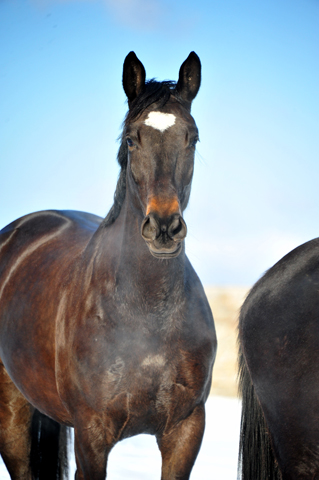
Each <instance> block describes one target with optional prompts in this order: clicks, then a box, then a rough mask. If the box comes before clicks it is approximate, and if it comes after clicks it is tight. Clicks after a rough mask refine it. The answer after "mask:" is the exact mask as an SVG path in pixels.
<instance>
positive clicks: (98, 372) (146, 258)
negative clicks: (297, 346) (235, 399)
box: [0, 52, 216, 480]
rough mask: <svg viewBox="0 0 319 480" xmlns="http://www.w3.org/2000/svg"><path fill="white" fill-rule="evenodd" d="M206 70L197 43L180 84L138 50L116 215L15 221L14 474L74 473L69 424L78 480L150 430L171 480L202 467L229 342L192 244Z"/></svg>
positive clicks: (3, 388)
mask: <svg viewBox="0 0 319 480" xmlns="http://www.w3.org/2000/svg"><path fill="white" fill-rule="evenodd" d="M200 80H201V65H200V60H199V58H198V56H197V55H196V54H195V53H194V52H192V53H190V55H189V56H188V58H187V59H186V60H185V62H184V63H183V64H182V66H181V68H180V72H179V79H178V82H177V83H176V84H175V83H174V82H157V81H154V80H152V81H148V82H146V81H145V70H144V67H143V65H142V63H141V62H140V61H139V60H138V58H137V57H136V55H135V53H134V52H131V53H130V54H129V55H128V56H127V57H126V59H125V62H124V67H123V87H124V91H125V93H126V96H127V99H128V106H129V110H128V113H127V116H126V118H125V122H124V129H123V134H122V140H121V145H120V149H119V154H118V161H119V164H120V167H121V169H120V175H119V179H118V183H117V187H116V191H115V195H114V204H113V206H112V208H111V210H110V212H109V214H108V215H107V217H106V218H105V219H104V220H103V219H101V218H99V217H97V216H95V215H91V214H88V213H83V212H77V211H45V212H38V213H33V214H30V215H27V216H25V217H23V218H20V219H19V220H16V221H15V222H13V223H11V224H10V225H8V226H7V227H5V228H4V229H3V230H2V232H1V237H0V238H1V243H0V357H1V365H0V366H1V369H0V380H1V383H0V449H1V453H2V456H3V459H4V461H5V463H6V466H7V468H8V470H9V473H10V476H11V478H12V479H18V478H19V479H22V478H23V479H27V480H29V479H31V478H43V479H44V478H45V479H46V480H48V479H49V478H61V477H62V476H63V474H64V473H63V472H64V468H63V467H64V463H65V462H64V458H63V455H59V453H60V452H61V451H63V448H62V447H63V445H64V444H65V429H66V426H71V427H74V438H75V441H74V443H75V457H76V465H77V472H76V479H77V480H83V479H85V480H102V479H103V480H104V479H105V476H106V466H107V458H108V454H109V452H110V450H111V449H112V447H113V446H114V445H115V444H116V443H117V442H118V441H120V440H122V439H123V438H126V437H130V436H133V435H137V434H140V433H148V434H151V435H155V436H156V439H157V443H158V446H159V449H160V452H161V455H162V477H161V478H162V480H173V479H179V480H186V479H188V478H189V476H190V472H191V469H192V467H193V464H194V462H195V459H196V456H197V454H198V451H199V449H200V445H201V441H202V436H203V432H204V426H205V407H204V404H205V401H206V399H207V397H208V395H209V391H210V386H211V376H212V367H213V363H214V358H215V352H216V335H215V329H214V323H213V317H212V314H211V310H210V307H209V304H208V301H207V299H206V296H205V293H204V290H203V287H202V285H201V283H200V281H199V279H198V277H197V275H196V273H195V271H194V270H193V268H192V266H191V264H190V262H189V260H188V259H187V257H186V255H185V242H184V239H185V236H186V232H187V230H186V224H185V221H184V219H183V211H184V209H185V208H186V206H187V203H188V199H189V194H190V188H191V181H192V176H193V167H194V153H195V145H196V142H197V140H198V130H197V127H196V124H195V122H194V119H193V118H192V116H191V114H190V110H191V104H192V101H193V99H194V98H195V96H196V95H197V92H198V89H199V86H200ZM58 438H60V439H61V438H62V439H63V441H60V443H59V442H58V440H56V439H58ZM46 439H49V447H47V448H46V447H45V445H46V443H45V440H46ZM46 454H47V456H46ZM30 457H31V461H30ZM47 458H49V459H50V461H51V467H50V468H47V465H48V464H49V460H47ZM54 462H55V463H54ZM52 465H55V466H53V467H52Z"/></svg>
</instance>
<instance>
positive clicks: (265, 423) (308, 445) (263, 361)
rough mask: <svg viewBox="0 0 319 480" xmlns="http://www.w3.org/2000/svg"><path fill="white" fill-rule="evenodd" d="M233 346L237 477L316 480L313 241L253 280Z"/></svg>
mask: <svg viewBox="0 0 319 480" xmlns="http://www.w3.org/2000/svg"><path fill="white" fill-rule="evenodd" d="M239 344H240V387H241V391H242V396H243V409H242V423H241V440H240V457H239V460H240V463H239V467H240V468H239V469H240V470H241V478H242V480H256V479H258V480H266V479H272V480H281V479H282V480H297V479H298V480H301V479H303V480H313V479H319V348H318V346H319V239H315V240H312V241H310V242H307V243H305V244H304V245H301V246H300V247H298V248H296V249H295V250H293V251H292V252H290V253H289V254H288V255H286V256H285V257H283V258H282V259H281V260H280V261H279V262H278V263H277V264H276V265H274V266H273V267H272V268H271V269H270V270H269V271H268V272H266V274H265V275H264V276H263V277H262V278H261V279H260V280H259V281H258V282H257V283H256V284H255V286H254V287H253V289H252V290H251V292H250V293H249V295H248V297H247V299H246V301H245V302H244V305H243V307H242V309H241V314H240V320H239Z"/></svg>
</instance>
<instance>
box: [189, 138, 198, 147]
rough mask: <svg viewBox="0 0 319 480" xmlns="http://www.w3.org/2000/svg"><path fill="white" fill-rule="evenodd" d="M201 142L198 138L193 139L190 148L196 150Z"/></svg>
mask: <svg viewBox="0 0 319 480" xmlns="http://www.w3.org/2000/svg"><path fill="white" fill-rule="evenodd" d="M198 141H199V138H198V137H195V138H193V140H191V142H190V144H189V146H190V147H192V148H195V147H196V143H197V142H198Z"/></svg>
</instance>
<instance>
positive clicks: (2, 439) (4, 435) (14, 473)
mask: <svg viewBox="0 0 319 480" xmlns="http://www.w3.org/2000/svg"><path fill="white" fill-rule="evenodd" d="M32 414H33V407H32V406H31V405H30V404H29V402H28V401H27V400H26V399H25V398H24V397H23V395H22V394H21V393H20V392H19V390H18V389H17V387H16V386H15V385H14V383H13V382H12V380H11V379H10V377H9V375H8V374H7V371H6V370H5V368H4V366H3V364H2V363H1V362H0V453H1V456H2V458H3V461H4V463H5V465H6V467H7V469H8V472H9V474H10V477H11V479H12V480H18V479H22V478H23V479H25V480H31V478H32V476H31V468H30V449H31V435H30V427H31V420H32Z"/></svg>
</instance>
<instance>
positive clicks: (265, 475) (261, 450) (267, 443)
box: [238, 349, 282, 480]
mask: <svg viewBox="0 0 319 480" xmlns="http://www.w3.org/2000/svg"><path fill="white" fill-rule="evenodd" d="M238 362H239V392H240V394H241V397H242V413H241V425H240V444H239V456H238V473H239V475H238V476H239V478H241V480H256V479H258V480H269V479H272V480H281V479H282V477H281V473H280V471H279V469H278V466H277V462H276V459H275V456H274V452H273V449H272V446H271V440H270V437H269V433H268V429H267V425H266V422H265V419H264V415H263V411H262V409H261V406H260V404H259V401H258V399H257V396H256V394H255V390H254V386H253V384H252V382H251V379H250V375H249V371H248V368H247V365H246V362H245V358H244V355H243V353H242V351H241V349H240V352H239V359H238Z"/></svg>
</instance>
